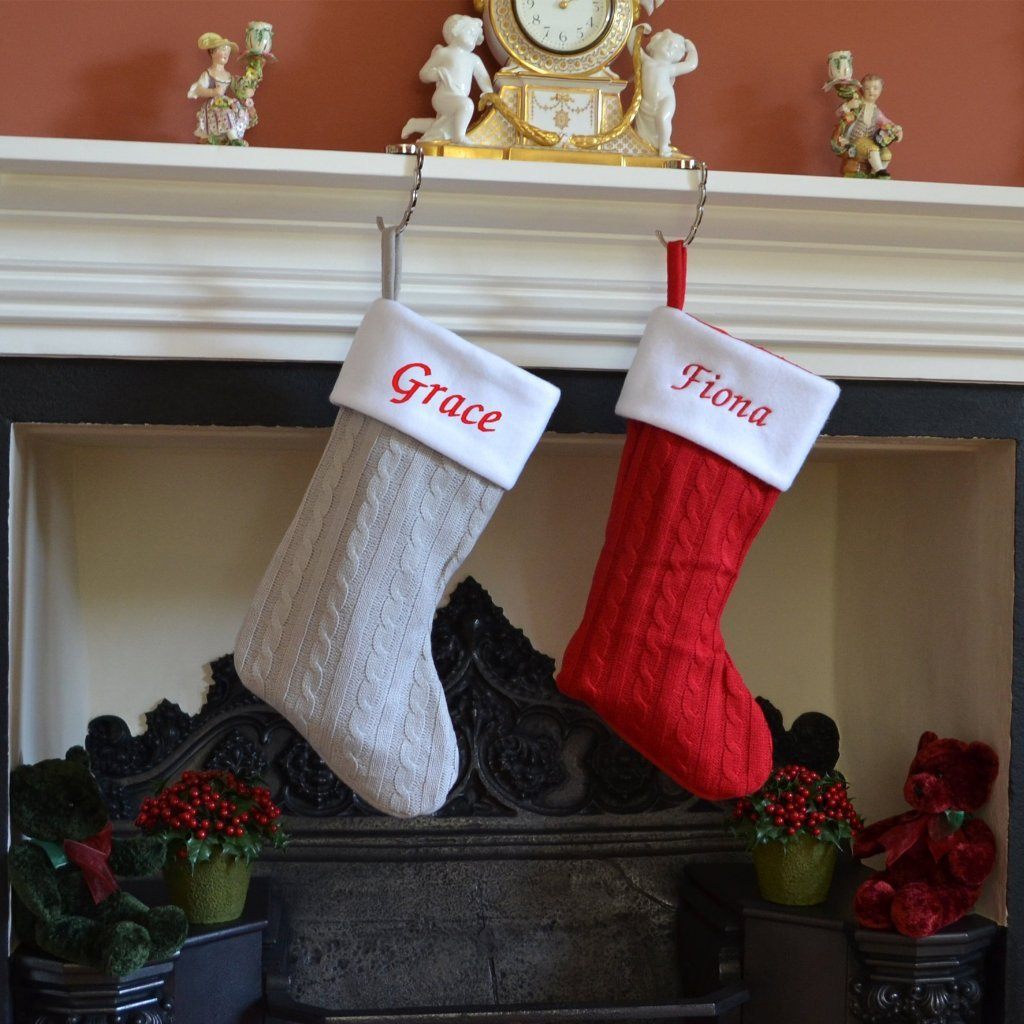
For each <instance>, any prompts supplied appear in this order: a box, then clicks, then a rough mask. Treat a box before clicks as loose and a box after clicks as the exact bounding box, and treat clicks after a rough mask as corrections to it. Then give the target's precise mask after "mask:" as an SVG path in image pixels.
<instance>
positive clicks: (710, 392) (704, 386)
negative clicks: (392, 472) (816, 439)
mask: <svg viewBox="0 0 1024 1024" xmlns="http://www.w3.org/2000/svg"><path fill="white" fill-rule="evenodd" d="M721 379H722V375H721V374H720V373H713V372H712V371H711V370H709V369H708V368H707V367H706V366H701V365H700V363H690V365H689V366H687V367H684V369H683V383H682V384H672V385H670V387H671V388H672V390H673V391H685V390H686V389H687V388H688V387H690V386H691V385H692V386H693V387H695V388H699V391H698V392H697V396H698V397H699V398H704V399H706V400H707V401H709V402H710V403H711V404H712V405H714V406H716V407H717V408H719V409H724V410H726V411H727V412H731V413H734V414H735V415H736V416H737V417H739V419H741V420H749V421H750V423H751V425H752V426H755V427H763V426H766V425H767V424H766V422H765V421H766V420H767V419H768V417H769V416H770V415H771V414H772V410H771V408H770V407H769V406H767V405H758V406H755V407H754V408H751V406H752V405H753V404H754V403H753V400H752V399H750V398H746V397H745V396H744V395H741V394H739V393H738V392H735V391H732V390H730V389H729V388H727V387H719V384H718V382H719V381H720V380H721ZM392 401H394V399H392Z"/></svg>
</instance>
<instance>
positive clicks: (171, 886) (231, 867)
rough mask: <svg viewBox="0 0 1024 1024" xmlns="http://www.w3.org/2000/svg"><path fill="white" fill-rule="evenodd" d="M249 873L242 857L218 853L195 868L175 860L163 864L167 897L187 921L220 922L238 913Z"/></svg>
mask: <svg viewBox="0 0 1024 1024" xmlns="http://www.w3.org/2000/svg"><path fill="white" fill-rule="evenodd" d="M250 875H251V868H250V865H249V864H248V863H247V862H246V861H245V860H244V859H243V858H239V857H225V856H224V854H222V853H218V854H216V855H215V856H213V857H211V858H210V860H208V861H204V862H203V863H202V864H197V865H196V866H195V870H192V869H191V868H190V867H189V865H188V862H187V861H178V860H176V861H171V862H170V863H169V864H167V866H166V867H165V868H164V879H165V880H166V882H167V888H168V890H169V891H170V894H171V901H172V902H173V903H176V904H177V905H178V906H179V907H181V909H182V910H184V911H185V916H186V917H187V918H188V920H189V923H190V924H220V923H222V922H224V921H234V920H235V919H236V918H239V917H241V916H242V911H243V910H245V897H246V896H247V895H248V893H249V877H250Z"/></svg>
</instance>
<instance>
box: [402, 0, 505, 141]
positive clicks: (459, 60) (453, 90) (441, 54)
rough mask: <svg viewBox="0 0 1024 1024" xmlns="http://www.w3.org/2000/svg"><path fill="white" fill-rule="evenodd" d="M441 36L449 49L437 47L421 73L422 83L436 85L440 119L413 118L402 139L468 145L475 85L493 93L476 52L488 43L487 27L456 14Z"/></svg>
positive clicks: (435, 103) (449, 20)
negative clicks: (417, 137) (414, 136)
mask: <svg viewBox="0 0 1024 1024" xmlns="http://www.w3.org/2000/svg"><path fill="white" fill-rule="evenodd" d="M441 34H442V36H443V37H444V41H445V44H446V45H444V46H441V45H440V44H438V45H437V46H435V47H434V49H433V52H432V53H431V54H430V59H429V60H428V61H427V63H426V64H424V65H423V67H422V68H421V69H420V81H421V82H433V83H434V84H435V88H434V96H433V99H432V100H431V103H432V105H433V107H434V112H435V113H436V115H437V116H436V117H413V118H410V119H409V120H408V121H407V122H406V125H405V127H404V128H403V129H402V138H403V139H404V138H405V137H406V136H408V135H412V134H414V133H420V141H421V142H456V143H462V144H465V143H466V142H467V141H468V140H467V138H466V129H467V128H469V122H470V121H471V120H472V119H473V110H474V105H473V101H472V100H471V99H470V98H469V92H470V89H472V87H473V83H474V82H476V84H477V86H478V87H479V88H480V90H481V92H492V91H493V86H492V85H491V76H490V75H489V74H488V73H487V68H485V67H484V62H483V61H482V60H481V59H480V58H479V57H478V56H477V55H476V54H475V53H474V52H473V51H474V50H475V49H476V48H477V47H478V46H479V45H480V44H481V43H482V42H483V41H484V23H483V22H482V21H481V20H480V19H479V18H471V17H470V16H469V15H468V14H453V15H451V16H450V17H449V18H448V19H447V21H445V23H444V28H443V29H442V30H441Z"/></svg>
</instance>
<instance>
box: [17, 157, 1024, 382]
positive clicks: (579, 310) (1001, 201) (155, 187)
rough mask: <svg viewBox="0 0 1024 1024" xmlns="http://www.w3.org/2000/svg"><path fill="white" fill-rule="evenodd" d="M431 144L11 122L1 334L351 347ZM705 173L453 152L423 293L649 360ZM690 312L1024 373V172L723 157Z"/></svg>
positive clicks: (32, 340)
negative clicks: (649, 328) (738, 168)
mask: <svg viewBox="0 0 1024 1024" xmlns="http://www.w3.org/2000/svg"><path fill="white" fill-rule="evenodd" d="M411 173H412V158H410V157H400V156H387V155H384V154H373V153H343V152H327V151H311V150H287V149H259V148H255V147H254V148H251V149H236V148H212V147H204V146H199V145H195V146H191V145H176V144H163V143H136V142H105V141H87V140H68V139H37V138H18V137H0V355H28V354H36V355H48V356H114V357H144V358H187V359H268V360H299V361H337V360H339V359H340V358H342V357H343V356H344V354H345V351H346V348H347V344H348V340H349V338H350V337H351V335H352V332H353V330H354V329H355V326H356V325H357V323H358V322H359V320H360V317H361V315H362V312H363V310H364V309H365V307H366V305H367V304H368V303H369V302H370V301H371V299H372V298H373V297H374V296H375V295H377V294H378V291H379V266H380V259H379V243H378V233H377V229H376V226H375V224H374V218H375V216H376V215H377V214H381V215H383V216H384V217H385V218H386V219H387V220H389V221H393V220H395V219H396V218H397V217H398V216H399V215H400V214H401V212H402V210H403V208H404V205H405V200H406V196H407V192H408V187H409V185H410V183H411ZM695 178H696V175H695V174H691V173H688V172H680V171H669V170H652V169H643V168H612V167H583V166H576V165H572V164H557V163H497V162H491V161H475V160H467V161H459V160H452V159H448V160H445V159H440V158H428V159H427V161H426V163H425V167H424V184H423V191H422V194H421V197H420V206H419V208H418V209H417V211H416V215H415V217H414V219H413V221H412V224H411V226H410V228H409V230H408V231H407V233H406V236H405V239H406V242H405V274H404V282H403V287H402V295H401V297H402V300H403V301H404V302H406V303H407V304H408V305H410V306H411V307H413V308H414V309H416V310H417V311H419V312H421V313H423V314H424V315H426V316H429V317H431V318H433V319H435V320H437V321H438V322H439V323H442V324H444V325H445V326H447V327H450V328H451V329H453V330H455V331H458V332H459V333H461V334H463V335H465V336H466V337H467V338H470V339H472V340H473V341H476V342H478V343H479V344H481V345H484V346H485V347H487V348H489V349H491V350H493V351H495V352H498V353H499V354H501V355H503V356H506V357H507V358H510V359H512V360H514V361H516V362H518V363H520V364H522V365H526V366H535V367H581V368H594V369H623V368H625V367H627V366H628V365H629V363H630V361H631V358H632V353H633V349H634V346H635V343H636V339H637V337H638V335H639V332H640V330H641V328H642V326H643V323H644V320H645V318H646V316H647V313H648V312H649V311H650V309H651V308H652V307H653V306H655V305H657V304H659V303H662V302H664V268H663V262H664V259H663V250H662V248H661V246H660V245H659V244H658V242H657V241H656V240H655V238H654V234H653V232H654V229H655V228H661V229H662V230H663V231H665V233H666V234H668V235H670V236H673V235H679V234H682V233H685V231H686V229H687V228H688V226H689V224H690V221H691V218H692V214H693V207H694V201H695V191H694V189H695V184H696V182H695ZM709 190H710V192H709V199H708V204H707V213H706V216H705V219H704V225H703V228H702V230H701V232H700V235H699V236H698V239H697V241H696V243H695V244H694V246H693V248H692V250H691V254H690V286H689V291H688V300H687V309H688V310H689V311H690V312H692V313H694V314H695V315H697V316H699V317H701V318H702V319H705V320H708V321H710V322H713V323H716V324H719V325H721V326H723V327H725V328H727V329H728V330H730V331H731V332H732V333H734V334H736V335H738V336H739V337H741V338H744V339H746V340H749V341H752V342H756V343H760V344H765V345H769V346H771V347H772V348H773V349H774V350H776V351H777V352H779V353H780V354H782V355H785V356H787V357H789V358H791V359H794V360H796V361H797V362H800V363H802V364H803V365H805V366H807V367H808V368H810V369H813V370H815V371H817V372H819V373H824V374H828V375H831V376H835V377H861V378H870V377H875V378H878V377H887V378H900V379H930V380H974V381H1012V382H1024V256H1022V252H1024V189H1020V188H996V187H989V186H976V185H946V184H935V183H922V182H911V181H889V182H877V181H860V180H843V179H840V178H838V177H837V178H816V177H802V176H787V175H771V174H741V173H734V172H727V171H716V170H714V168H712V170H711V175H710V181H709Z"/></svg>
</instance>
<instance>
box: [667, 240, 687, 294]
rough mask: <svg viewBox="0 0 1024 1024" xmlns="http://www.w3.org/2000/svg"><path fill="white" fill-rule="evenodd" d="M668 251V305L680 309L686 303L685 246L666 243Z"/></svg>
mask: <svg viewBox="0 0 1024 1024" xmlns="http://www.w3.org/2000/svg"><path fill="white" fill-rule="evenodd" d="M665 247H666V249H667V250H668V304H669V305H670V306H671V307H672V308H673V309H682V308H683V304H684V303H685V302H686V244H685V243H684V242H682V241H678V242H666V243H665Z"/></svg>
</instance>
